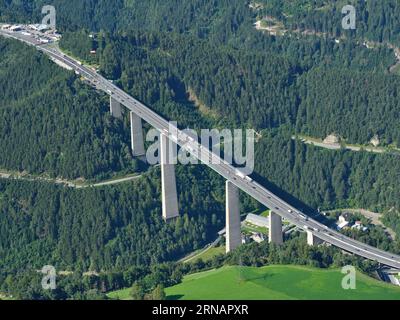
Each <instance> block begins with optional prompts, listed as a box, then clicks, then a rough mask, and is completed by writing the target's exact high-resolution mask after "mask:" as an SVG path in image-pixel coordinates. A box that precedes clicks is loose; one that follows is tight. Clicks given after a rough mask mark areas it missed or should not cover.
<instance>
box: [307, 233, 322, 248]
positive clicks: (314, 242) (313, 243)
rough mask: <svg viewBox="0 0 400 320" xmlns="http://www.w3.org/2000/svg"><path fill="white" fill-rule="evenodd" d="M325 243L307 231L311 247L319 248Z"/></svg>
mask: <svg viewBox="0 0 400 320" xmlns="http://www.w3.org/2000/svg"><path fill="white" fill-rule="evenodd" d="M322 242H323V241H322V240H321V239H320V238H317V237H316V236H314V235H313V233H312V232H311V231H307V243H308V245H309V246H317V245H319V244H321V243H322Z"/></svg>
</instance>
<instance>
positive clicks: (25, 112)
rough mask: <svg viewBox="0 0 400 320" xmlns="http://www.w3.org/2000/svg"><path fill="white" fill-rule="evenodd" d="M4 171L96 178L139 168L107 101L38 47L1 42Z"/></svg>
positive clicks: (1, 156) (125, 132) (0, 131)
mask: <svg viewBox="0 0 400 320" xmlns="http://www.w3.org/2000/svg"><path fill="white" fill-rule="evenodd" d="M0 55H1V57H2V59H1V61H0V88H1V97H2V101H1V103H0V112H1V115H2V116H1V118H0V149H1V152H0V168H1V169H8V170H16V171H27V172H29V173H36V174H40V173H46V174H49V175H51V176H53V177H64V178H78V177H83V178H95V177H102V176H106V175H107V174H110V173H113V172H117V171H121V170H123V169H130V170H132V171H133V170H135V169H136V167H137V164H136V162H135V160H132V157H131V152H130V141H129V134H128V132H129V131H128V127H126V126H124V124H123V123H121V122H117V121H115V120H114V119H113V118H112V117H111V116H109V115H108V100H107V99H106V98H105V97H103V96H101V95H99V94H96V93H95V92H94V91H93V90H92V89H91V88H89V87H88V86H87V85H85V84H83V83H82V82H81V81H80V80H79V79H77V78H76V77H75V74H73V73H72V72H67V71H64V70H63V69H61V68H60V67H58V66H56V65H55V64H54V63H52V62H51V61H49V60H48V58H46V57H45V56H44V55H42V54H40V53H38V52H37V51H36V50H35V49H31V48H27V47H26V46H24V45H22V44H20V43H17V42H15V41H10V40H4V39H2V38H0Z"/></svg>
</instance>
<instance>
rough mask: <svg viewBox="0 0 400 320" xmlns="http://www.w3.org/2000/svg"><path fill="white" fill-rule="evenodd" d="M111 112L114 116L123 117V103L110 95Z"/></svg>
mask: <svg viewBox="0 0 400 320" xmlns="http://www.w3.org/2000/svg"><path fill="white" fill-rule="evenodd" d="M110 113H111V115H112V116H113V117H115V118H118V119H122V109H121V104H120V103H119V102H118V101H117V100H115V99H114V98H113V97H112V96H110Z"/></svg>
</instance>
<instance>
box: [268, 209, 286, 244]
mask: <svg viewBox="0 0 400 320" xmlns="http://www.w3.org/2000/svg"><path fill="white" fill-rule="evenodd" d="M269 242H272V243H275V244H282V243H283V232H282V218H281V216H280V215H277V214H276V213H275V212H273V211H271V213H270V215H269Z"/></svg>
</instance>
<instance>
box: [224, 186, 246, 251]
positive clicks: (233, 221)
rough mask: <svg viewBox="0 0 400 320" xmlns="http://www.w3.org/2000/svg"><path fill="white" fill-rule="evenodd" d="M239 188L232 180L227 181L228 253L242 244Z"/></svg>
mask: <svg viewBox="0 0 400 320" xmlns="http://www.w3.org/2000/svg"><path fill="white" fill-rule="evenodd" d="M240 227H241V221H240V211H239V189H238V187H236V186H235V185H234V184H233V183H232V182H230V181H227V182H226V253H229V252H230V251H232V250H234V249H236V248H237V247H238V246H240V245H241V244H242V233H241V230H240Z"/></svg>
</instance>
